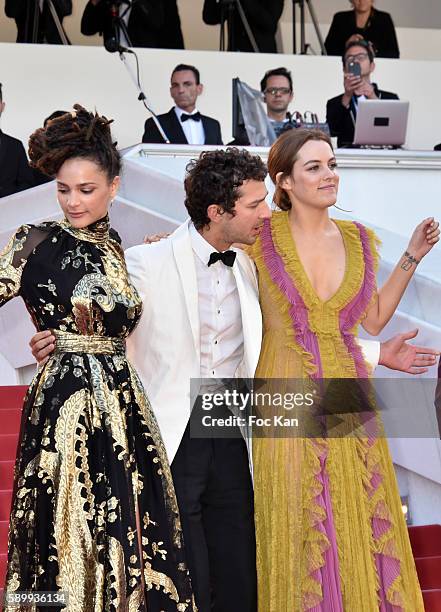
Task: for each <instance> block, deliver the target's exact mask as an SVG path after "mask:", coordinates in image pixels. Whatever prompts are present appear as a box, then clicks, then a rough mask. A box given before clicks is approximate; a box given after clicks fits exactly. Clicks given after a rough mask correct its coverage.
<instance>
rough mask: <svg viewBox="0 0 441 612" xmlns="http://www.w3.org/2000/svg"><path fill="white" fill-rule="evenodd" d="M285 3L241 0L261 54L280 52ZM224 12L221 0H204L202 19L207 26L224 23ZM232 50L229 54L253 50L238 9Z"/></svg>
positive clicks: (266, 0) (234, 16)
mask: <svg viewBox="0 0 441 612" xmlns="http://www.w3.org/2000/svg"><path fill="white" fill-rule="evenodd" d="M283 3H284V0H241V5H242V8H243V11H244V13H245V16H246V18H247V20H248V24H249V26H250V29H251V31H252V33H253V35H254V38H255V40H256V44H257V47H258V49H259V51H260V52H261V53H277V45H276V31H277V24H278V23H279V19H280V17H281V15H282V12H283ZM222 10H225V11H228V9H227V8H224V9H222V2H221V1H220V0H205V1H204V8H203V13H202V18H203V20H204V22H205V23H207V24H208V25H216V24H218V23H221V20H222ZM231 26H232V28H233V36H232V38H233V48H231V49H230V48H229V49H228V51H253V47H252V45H251V41H250V39H249V36H248V34H247V32H246V30H245V27H244V24H243V22H242V19H241V18H240V15H239V12H238V10H237V7H236V8H235V10H234V13H233V17H232V24H231Z"/></svg>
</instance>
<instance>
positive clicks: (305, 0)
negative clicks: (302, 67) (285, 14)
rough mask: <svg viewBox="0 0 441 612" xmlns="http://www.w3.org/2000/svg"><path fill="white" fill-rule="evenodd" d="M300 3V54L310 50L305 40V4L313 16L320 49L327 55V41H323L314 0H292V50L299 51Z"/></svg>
mask: <svg viewBox="0 0 441 612" xmlns="http://www.w3.org/2000/svg"><path fill="white" fill-rule="evenodd" d="M297 4H298V5H299V8H300V54H301V55H306V54H307V52H308V47H310V45H309V44H308V43H307V42H306V40H305V4H306V6H307V7H308V9H309V14H310V16H311V21H312V23H313V25H314V30H315V33H316V35H317V38H318V41H319V44H320V50H321V52H322V55H327V53H326V49H325V43H324V42H323V36H322V33H321V32H320V27H319V24H318V21H317V16H316V14H315V10H314V6H313V4H312V0H292V52H293V53H294V54H296V53H297V24H296V5H297Z"/></svg>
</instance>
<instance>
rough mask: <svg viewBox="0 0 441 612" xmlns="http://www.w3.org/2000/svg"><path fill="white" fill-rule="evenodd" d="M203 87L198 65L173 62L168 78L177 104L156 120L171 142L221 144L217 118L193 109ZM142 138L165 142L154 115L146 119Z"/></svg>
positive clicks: (143, 139)
mask: <svg viewBox="0 0 441 612" xmlns="http://www.w3.org/2000/svg"><path fill="white" fill-rule="evenodd" d="M202 91H203V85H202V84H201V81H200V75H199V70H198V69H197V68H195V67H194V66H188V65H187V64H179V65H178V66H176V68H175V69H174V70H173V72H172V75H171V81H170V95H171V97H172V98H173V100H174V102H175V105H176V106H174V107H173V108H172V109H170V110H169V111H168V113H164V114H163V115H158V120H159V123H160V124H161V126H162V129H163V130H164V132H165V133H166V135H167V137H168V139H169V140H170V142H171V143H172V144H192V145H203V144H211V145H221V144H223V143H222V135H221V128H220V124H219V121H216V119H212V118H211V117H207V116H206V115H201V113H200V112H199V111H198V110H197V109H196V100H197V98H198V96H200V95H201V93H202ZM142 142H152V143H163V142H164V139H163V138H162V136H161V134H160V133H159V130H158V128H157V127H156V125H155V123H154V121H153V119H147V121H146V122H145V126H144V136H143V137H142Z"/></svg>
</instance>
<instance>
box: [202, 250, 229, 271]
mask: <svg viewBox="0 0 441 612" xmlns="http://www.w3.org/2000/svg"><path fill="white" fill-rule="evenodd" d="M235 259H236V253H235V252H234V251H224V252H223V253H219V251H213V253H211V255H210V259H209V260H208V265H209V266H211V264H214V263H216V262H217V261H221V262H222V263H224V264H225V265H226V266H229V267H230V268H231V266H232V265H233V264H234V260H235Z"/></svg>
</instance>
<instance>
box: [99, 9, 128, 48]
mask: <svg viewBox="0 0 441 612" xmlns="http://www.w3.org/2000/svg"><path fill="white" fill-rule="evenodd" d="M122 4H126V5H127V6H126V8H125V10H123V11H122V12H120V7H121V5H122ZM131 8H132V2H130V0H118V1H116V2H111V3H110V4H109V11H110V17H111V19H112V28H111V32H112V35H111V36H110V37H109V38H105V39H104V46H105V47H106V49H107V51H110V53H113V52H114V51H119V48H120V46H121V34H122V35H123V36H124V38H125V40H123V43H124V45H123V46H125V45H127V46H128V47H131V46H132V43H131V40H130V37H129V32H128V30H127V25H126V22H125V21H124V17H125V15H126V13H127V12H128V11H129V10H130V9H131Z"/></svg>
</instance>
